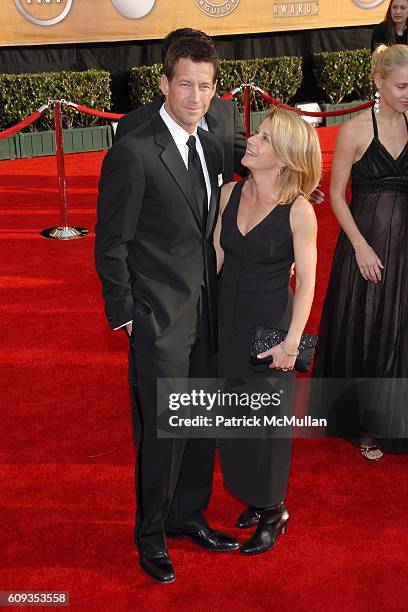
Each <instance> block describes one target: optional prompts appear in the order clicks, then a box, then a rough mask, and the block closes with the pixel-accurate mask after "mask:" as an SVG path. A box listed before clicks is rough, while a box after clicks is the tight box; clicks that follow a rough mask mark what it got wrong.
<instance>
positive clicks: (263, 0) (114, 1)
mask: <svg viewBox="0 0 408 612" xmlns="http://www.w3.org/2000/svg"><path fill="white" fill-rule="evenodd" d="M388 2H389V0H313V1H310V2H309V1H300V0H299V1H294V2H286V1H284V0H2V1H1V12H0V46H11V45H14V46H16V45H44V44H64V43H76V42H77V43H79V42H98V41H101V42H102V41H124V40H143V39H144V40H148V39H159V38H163V37H164V36H165V35H166V34H167V33H168V32H170V31H171V30H174V29H176V28H180V27H193V28H198V29H200V30H204V31H205V32H208V34H211V35H213V36H216V35H226V34H251V33H258V32H274V31H289V30H302V29H312V28H335V27H345V26H360V25H369V24H374V23H378V22H380V21H382V19H383V18H384V15H385V12H386V9H387V6H388Z"/></svg>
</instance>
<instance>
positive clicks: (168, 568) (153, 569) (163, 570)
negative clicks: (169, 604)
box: [139, 551, 176, 583]
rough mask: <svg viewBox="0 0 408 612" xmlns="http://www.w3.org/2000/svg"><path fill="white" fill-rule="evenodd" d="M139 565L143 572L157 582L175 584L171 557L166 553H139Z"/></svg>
mask: <svg viewBox="0 0 408 612" xmlns="http://www.w3.org/2000/svg"><path fill="white" fill-rule="evenodd" d="M139 563H140V567H141V568H142V570H143V571H144V572H145V573H146V574H147V575H148V576H149V577H150V578H153V580H156V582H164V583H165V582H173V580H175V579H176V575H175V573H174V568H173V565H172V563H171V560H170V557H169V555H168V554H167V553H166V552H165V551H162V552H158V553H144V552H139Z"/></svg>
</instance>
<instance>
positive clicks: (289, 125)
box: [269, 106, 322, 204]
mask: <svg viewBox="0 0 408 612" xmlns="http://www.w3.org/2000/svg"><path fill="white" fill-rule="evenodd" d="M269 118H270V134H271V140H272V146H273V148H274V150H275V153H276V155H277V157H278V158H279V160H280V161H281V162H282V163H283V168H282V170H281V171H280V173H279V175H278V179H277V189H276V196H277V203H278V204H288V203H290V202H293V201H294V200H295V199H296V198H297V197H298V196H299V195H303V196H305V198H309V196H310V194H311V193H312V191H314V190H315V189H316V187H317V185H318V184H319V181H320V177H321V173H322V153H321V150H320V144H319V139H318V137H317V133H316V130H315V129H314V128H313V127H312V126H311V125H310V123H307V122H306V121H305V120H304V119H302V117H301V116H300V115H298V114H297V113H295V112H293V111H289V110H286V109H283V108H280V107H277V106H276V107H274V108H273V109H272V110H271V112H270V114H269Z"/></svg>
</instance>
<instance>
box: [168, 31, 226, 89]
mask: <svg viewBox="0 0 408 612" xmlns="http://www.w3.org/2000/svg"><path fill="white" fill-rule="evenodd" d="M182 58H187V59H190V60H191V61H193V62H208V63H210V64H212V65H213V66H214V78H213V83H215V81H216V80H217V78H218V71H219V68H220V57H219V55H218V51H217V49H216V48H215V46H214V44H213V42H212V41H209V40H203V39H199V38H197V37H195V38H193V37H191V38H190V37H189V38H187V37H185V38H178V39H177V40H175V41H174V42H173V43H172V44H171V45H170V47H169V49H168V51H167V53H166V57H165V59H164V66H163V72H164V74H165V75H166V77H167V78H168V80H169V81H170V80H171V78H172V77H173V74H174V70H175V67H176V64H177V62H178V61H179V60H180V59H182Z"/></svg>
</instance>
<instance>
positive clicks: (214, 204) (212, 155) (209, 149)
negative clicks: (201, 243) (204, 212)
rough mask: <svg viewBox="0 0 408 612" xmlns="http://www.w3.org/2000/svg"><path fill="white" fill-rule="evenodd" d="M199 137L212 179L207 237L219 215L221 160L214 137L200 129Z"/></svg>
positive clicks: (206, 229)
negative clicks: (219, 161)
mask: <svg viewBox="0 0 408 612" xmlns="http://www.w3.org/2000/svg"><path fill="white" fill-rule="evenodd" d="M198 137H199V138H200V141H201V144H202V146H203V150H204V157H205V163H206V164H207V170H208V174H209V177H210V183H211V198H210V206H209V209H208V216H207V226H206V228H205V237H206V238H208V236H209V235H210V233H211V230H212V228H213V225H214V221H215V218H216V215H217V210H218V194H219V187H218V171H219V168H218V165H217V163H216V162H217V160H218V159H219V151H218V149H217V147H216V146H215V144H214V140H213V139H214V136H211V134H209V133H208V132H206V131H205V130H202V129H201V128H198Z"/></svg>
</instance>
